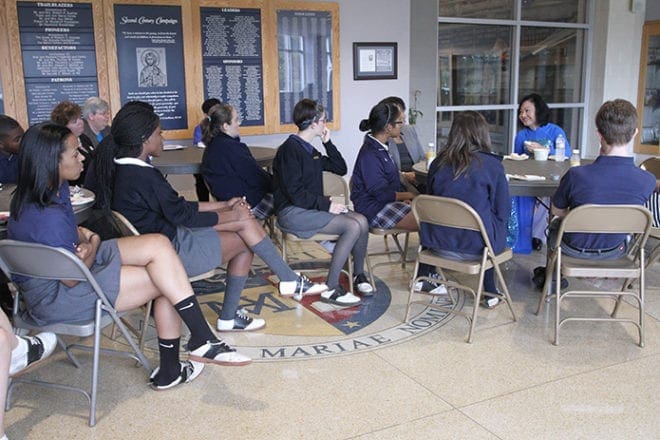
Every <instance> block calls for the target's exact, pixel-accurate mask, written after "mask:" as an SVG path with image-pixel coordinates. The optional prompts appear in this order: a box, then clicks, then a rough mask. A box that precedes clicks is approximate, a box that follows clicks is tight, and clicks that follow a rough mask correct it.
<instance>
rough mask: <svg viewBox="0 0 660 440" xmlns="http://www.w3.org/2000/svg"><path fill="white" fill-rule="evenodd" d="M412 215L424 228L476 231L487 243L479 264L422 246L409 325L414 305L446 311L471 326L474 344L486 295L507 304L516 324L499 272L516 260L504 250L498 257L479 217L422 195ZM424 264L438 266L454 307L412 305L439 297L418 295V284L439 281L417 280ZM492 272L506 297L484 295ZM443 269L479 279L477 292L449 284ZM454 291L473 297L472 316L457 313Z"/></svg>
mask: <svg viewBox="0 0 660 440" xmlns="http://www.w3.org/2000/svg"><path fill="white" fill-rule="evenodd" d="M412 211H413V214H414V216H415V220H417V224H418V225H421V224H422V223H427V224H430V225H436V226H446V227H449V228H457V229H466V230H470V231H477V232H480V233H481V237H482V238H483V240H484V244H485V246H484V249H483V252H482V256H481V259H480V260H469V261H463V260H457V259H452V258H448V257H442V256H439V255H437V254H435V253H434V252H433V251H432V250H430V249H425V250H424V249H423V248H422V245H421V243H420V245H419V248H418V250H417V260H416V261H415V271H414V273H413V280H412V283H411V286H410V293H409V295H408V305H407V307H406V321H408V319H409V316H410V305H411V304H413V303H423V304H426V305H427V306H428V307H431V308H435V309H440V310H444V311H447V312H450V313H453V314H456V315H460V316H463V317H464V318H466V319H467V320H468V322H469V323H470V330H469V333H468V339H467V342H472V336H473V333H474V329H475V326H476V324H477V311H478V310H479V302H480V301H481V297H482V296H483V295H487V296H491V297H496V298H499V299H500V300H501V301H504V302H505V303H506V305H507V306H508V307H509V311H510V312H511V317H512V319H513V321H516V314H515V313H514V311H513V306H512V301H511V296H510V295H509V289H508V288H507V286H506V282H505V281H504V277H503V276H502V271H501V270H500V264H501V263H504V262H505V261H508V260H510V259H511V258H512V257H513V252H512V251H511V249H508V248H507V249H505V250H504V251H502V252H500V253H499V254H495V251H493V247H492V246H491V244H490V239H489V238H488V234H487V233H486V228H485V227H484V224H483V222H482V221H481V217H480V216H479V214H478V213H477V212H476V211H475V210H474V209H472V207H471V206H470V205H468V204H467V203H465V202H463V201H461V200H457V199H452V198H449V197H438V196H430V195H420V196H417V197H415V198H414V199H413V202H412ZM421 263H426V264H429V265H431V266H436V269H437V271H438V273H439V274H440V277H441V279H442V283H443V284H444V285H445V287H446V288H447V294H448V296H449V298H450V299H451V301H452V304H453V307H445V306H441V305H437V304H428V302H425V301H421V300H417V301H413V296H414V295H415V294H418V295H420V294H421V295H427V296H437V295H438V294H434V293H430V292H422V291H415V284H416V283H417V282H418V281H423V280H426V281H435V282H437V281H438V280H437V279H432V278H429V277H425V276H417V272H418V271H419V265H420V264H421ZM490 268H493V269H494V270H495V273H496V274H497V280H498V281H499V285H500V287H501V289H502V290H503V293H494V292H484V291H483V282H484V274H485V272H486V270H488V269H490ZM443 269H446V270H451V271H455V272H461V273H464V274H469V275H479V280H478V284H477V291H476V292H475V291H474V289H472V288H471V287H469V286H466V285H464V284H460V283H458V282H454V281H449V280H448V279H447V277H446V276H445V274H444V272H443ZM452 289H455V290H458V291H461V290H462V291H465V292H468V293H470V294H471V295H472V296H473V298H474V306H473V309H472V313H471V314H467V313H464V312H463V311H460V310H456V309H455V306H456V304H457V300H458V298H457V297H456V298H455V297H454V296H453V293H452Z"/></svg>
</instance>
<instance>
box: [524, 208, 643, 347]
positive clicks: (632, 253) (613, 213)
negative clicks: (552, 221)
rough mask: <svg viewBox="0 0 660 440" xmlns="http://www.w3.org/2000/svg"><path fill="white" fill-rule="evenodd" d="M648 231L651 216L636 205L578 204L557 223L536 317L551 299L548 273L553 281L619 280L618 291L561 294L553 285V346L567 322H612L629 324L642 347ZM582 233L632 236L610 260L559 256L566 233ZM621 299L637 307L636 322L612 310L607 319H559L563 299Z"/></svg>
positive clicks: (567, 292)
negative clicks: (624, 250)
mask: <svg viewBox="0 0 660 440" xmlns="http://www.w3.org/2000/svg"><path fill="white" fill-rule="evenodd" d="M650 228H651V213H650V212H649V210H648V209H646V208H644V207H643V206H639V205H582V206H579V207H577V208H575V209H571V210H570V211H569V212H568V214H567V215H566V217H564V219H563V220H562V222H561V225H560V227H559V232H558V234H557V241H556V244H555V250H554V251H553V252H552V254H551V255H550V258H549V260H548V265H547V266H546V281H545V285H544V286H543V294H542V295H541V299H540V300H539V305H538V308H537V311H536V313H537V315H538V314H539V313H540V312H541V310H542V308H543V304H544V303H545V301H546V299H547V298H548V297H550V296H551V293H550V286H551V283H552V272H553V271H554V276H555V279H556V280H561V277H562V276H565V277H577V278H581V277H589V278H623V279H624V282H623V287H622V288H621V290H568V291H566V292H564V293H562V292H561V283H559V282H557V283H555V292H554V297H555V301H556V303H555V340H554V343H555V345H558V344H559V328H560V327H561V326H562V325H563V324H564V323H566V322H569V321H612V322H630V323H633V324H635V326H636V327H637V330H638V331H639V346H640V347H643V346H644V288H645V286H644V282H645V279H644V276H645V272H644V269H645V267H644V263H645V261H644V258H645V255H644V245H645V244H646V240H647V238H648V236H649V230H650ZM575 232H578V233H586V234H606V233H610V234H632V235H633V237H632V241H631V242H630V245H629V251H628V253H627V254H626V255H625V256H624V257H622V258H617V259H613V260H589V259H585V258H575V257H569V256H565V255H563V254H562V249H561V246H560V244H561V242H562V238H563V236H564V234H566V233H575ZM633 279H637V280H639V283H637V284H638V287H637V290H636V291H628V290H626V289H627V287H628V286H629V283H630V280H633ZM623 296H628V297H631V298H633V299H634V300H635V301H636V302H637V305H638V308H639V314H638V318H637V319H636V320H634V319H628V318H617V317H616V308H617V307H615V310H614V311H613V312H612V314H611V315H609V317H583V316H571V317H567V318H563V319H561V303H562V301H564V300H565V299H567V298H603V297H604V298H612V299H615V300H617V301H618V300H619V299H620V298H622V297H623Z"/></svg>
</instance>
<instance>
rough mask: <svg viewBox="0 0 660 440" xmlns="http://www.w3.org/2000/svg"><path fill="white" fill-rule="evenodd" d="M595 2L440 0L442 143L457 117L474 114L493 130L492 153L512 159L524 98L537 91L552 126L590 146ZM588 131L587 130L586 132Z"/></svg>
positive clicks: (439, 137) (577, 144)
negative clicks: (588, 87) (588, 92)
mask: <svg viewBox="0 0 660 440" xmlns="http://www.w3.org/2000/svg"><path fill="white" fill-rule="evenodd" d="M590 6H591V5H590V2H589V0H577V1H576V0H473V1H457V0H439V2H438V12H439V16H438V95H437V140H438V145H443V144H444V143H445V142H446V137H447V134H448V132H449V127H450V126H451V121H452V119H453V114H454V113H455V112H459V111H465V110H475V111H479V112H481V113H482V114H484V116H486V120H487V121H488V123H489V125H490V132H491V140H492V142H493V149H494V150H495V151H496V152H498V153H501V154H508V153H509V152H511V151H512V148H513V138H514V137H515V133H516V132H517V130H518V129H519V127H518V118H517V110H518V101H519V99H520V98H522V97H523V96H525V95H527V94H529V93H538V94H539V95H541V96H542V97H543V98H544V100H545V101H546V102H547V103H548V105H549V106H550V108H551V110H552V118H551V121H552V122H554V123H556V124H558V125H560V126H561V127H562V128H564V130H565V131H566V133H567V136H568V138H569V142H570V143H571V145H572V146H574V147H575V148H580V146H581V145H582V144H583V142H584V138H585V130H584V127H585V126H586V127H588V126H589V125H588V124H587V122H586V121H585V120H584V118H585V114H586V102H585V75H584V73H585V72H586V71H587V69H588V66H587V64H586V63H587V61H586V60H587V59H588V57H587V56H585V54H586V53H587V52H588V43H589V41H588V40H589V38H588V36H589V31H590V20H589V17H590V16H589V14H588V13H587V12H588V11H589V10H590V9H589V7H590ZM587 131H588V130H587Z"/></svg>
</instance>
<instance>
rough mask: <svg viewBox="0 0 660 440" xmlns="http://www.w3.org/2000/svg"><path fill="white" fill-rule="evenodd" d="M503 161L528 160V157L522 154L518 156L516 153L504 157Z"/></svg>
mask: <svg viewBox="0 0 660 440" xmlns="http://www.w3.org/2000/svg"><path fill="white" fill-rule="evenodd" d="M504 158H505V159H510V160H527V159H529V156H528V155H526V154H525V153H523V154H518V153H511V154H507V155H506V156H504Z"/></svg>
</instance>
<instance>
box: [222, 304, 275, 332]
mask: <svg viewBox="0 0 660 440" xmlns="http://www.w3.org/2000/svg"><path fill="white" fill-rule="evenodd" d="M216 325H217V328H218V331H220V332H250V331H253V330H260V329H262V328H264V327H266V321H265V320H263V319H260V318H251V317H250V316H249V315H248V312H247V310H245V309H238V310H236V316H235V317H234V319H219V318H218V321H217V323H216Z"/></svg>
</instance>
